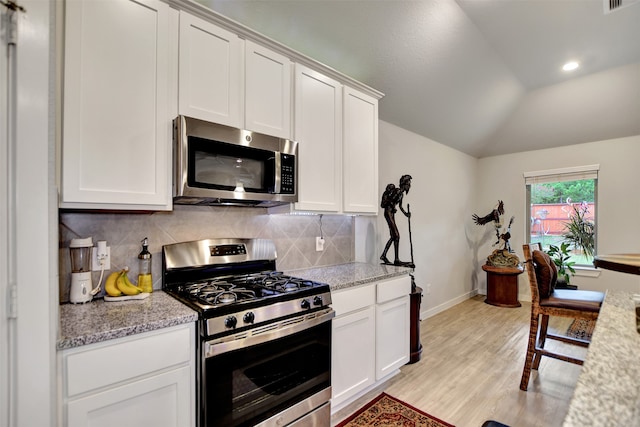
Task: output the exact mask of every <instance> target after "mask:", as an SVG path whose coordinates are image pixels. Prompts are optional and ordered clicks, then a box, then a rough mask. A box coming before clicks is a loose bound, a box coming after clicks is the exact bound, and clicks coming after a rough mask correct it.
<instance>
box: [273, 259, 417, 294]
mask: <svg viewBox="0 0 640 427" xmlns="http://www.w3.org/2000/svg"><path fill="white" fill-rule="evenodd" d="M411 272H413V269H412V268H407V267H396V266H394V265H386V264H367V263H362V262H354V263H349V264H340V265H332V266H329V267H316V268H305V269H299V270H292V271H287V272H285V273H287V274H290V275H292V276H298V277H302V278H304V279H309V280H313V281H316V282H323V283H327V284H329V286H331V290H332V291H337V290H340V289H345V288H350V287H353V286H359V285H364V284H366V283H372V282H377V281H379V280H384V279H390V278H392V277H398V276H403V275H405V274H409V273H411Z"/></svg>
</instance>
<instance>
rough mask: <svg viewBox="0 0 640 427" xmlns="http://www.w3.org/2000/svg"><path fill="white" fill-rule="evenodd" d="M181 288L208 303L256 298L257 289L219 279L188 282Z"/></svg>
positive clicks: (224, 302)
mask: <svg viewBox="0 0 640 427" xmlns="http://www.w3.org/2000/svg"><path fill="white" fill-rule="evenodd" d="M179 290H180V291H181V292H183V293H185V294H187V295H188V296H189V297H191V298H192V299H195V300H197V301H201V302H203V303H205V304H207V305H224V304H232V303H235V302H238V301H245V300H250V299H255V298H256V292H255V291H253V290H251V289H247V288H244V287H238V286H236V285H235V284H233V283H229V282H228V281H226V280H218V279H216V280H211V281H209V282H202V283H187V284H184V285H181V286H180V289H179Z"/></svg>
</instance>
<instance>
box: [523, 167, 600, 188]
mask: <svg viewBox="0 0 640 427" xmlns="http://www.w3.org/2000/svg"><path fill="white" fill-rule="evenodd" d="M599 170H600V165H599V164H598V165H588V166H574V167H570V168H562V169H548V170H542V171H535V172H525V173H524V174H523V175H524V182H525V184H526V185H531V184H543V183H546V182H559V181H578V180H581V179H598V171H599Z"/></svg>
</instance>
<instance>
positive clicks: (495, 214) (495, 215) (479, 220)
mask: <svg viewBox="0 0 640 427" xmlns="http://www.w3.org/2000/svg"><path fill="white" fill-rule="evenodd" d="M503 214H504V203H503V202H502V200H498V207H497V208H495V209H494V210H492V211H491V212H490V213H488V214H487V215H485V216H483V217H479V216H478V215H476V214H473V215H472V218H473V221H474V222H475V223H476V224H477V225H485V224H488V223H490V222H492V221H493V222H500V215H503Z"/></svg>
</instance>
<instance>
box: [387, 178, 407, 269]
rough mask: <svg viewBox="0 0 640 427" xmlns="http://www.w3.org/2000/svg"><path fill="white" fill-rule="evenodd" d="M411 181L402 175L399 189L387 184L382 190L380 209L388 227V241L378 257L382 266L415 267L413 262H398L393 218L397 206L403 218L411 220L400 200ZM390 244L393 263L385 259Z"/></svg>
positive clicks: (395, 228) (396, 231)
mask: <svg viewBox="0 0 640 427" xmlns="http://www.w3.org/2000/svg"><path fill="white" fill-rule="evenodd" d="M411 179H412V178H411V175H402V177H400V186H399V187H396V186H395V185H394V184H388V185H387V187H386V188H385V190H384V193H382V200H381V202H380V207H381V208H382V209H384V219H385V220H386V221H387V224H388V225H389V234H390V237H389V240H388V241H387V243H386V245H385V247H384V251H383V252H382V255H381V256H380V259H381V260H382V262H383V263H384V264H390V265H399V266H405V267H412V268H413V267H415V265H414V264H413V261H412V262H403V261H400V258H399V255H398V254H399V243H400V232H399V231H398V226H397V225H396V218H395V216H396V212H397V211H398V210H397V209H396V206H398V208H399V209H400V211H401V212H402V213H403V214H404V216H406V217H407V218H411V212H410V211H409V210H408V205H407V210H406V211H405V210H404V208H403V207H402V198H403V197H404V195H405V194H408V193H409V190H410V189H411ZM392 244H393V250H394V256H395V258H394V261H393V262H391V261H389V259H388V258H387V252H388V251H389V248H391V245H392Z"/></svg>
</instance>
